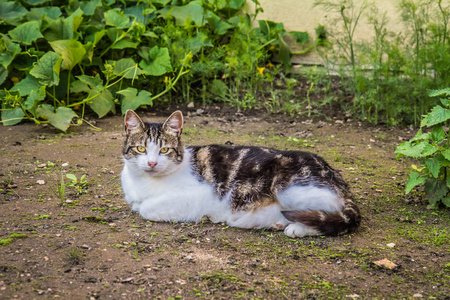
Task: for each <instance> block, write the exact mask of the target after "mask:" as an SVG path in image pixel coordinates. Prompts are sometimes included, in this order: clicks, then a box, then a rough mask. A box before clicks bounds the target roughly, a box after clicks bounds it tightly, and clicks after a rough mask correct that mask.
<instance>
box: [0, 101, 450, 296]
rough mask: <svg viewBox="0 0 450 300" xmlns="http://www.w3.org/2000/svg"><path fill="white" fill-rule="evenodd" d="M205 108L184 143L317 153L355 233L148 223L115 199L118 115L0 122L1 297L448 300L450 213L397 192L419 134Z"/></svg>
mask: <svg viewBox="0 0 450 300" xmlns="http://www.w3.org/2000/svg"><path fill="white" fill-rule="evenodd" d="M204 110H205V111H204V112H203V113H202V112H201V111H200V113H201V114H200V115H198V114H196V113H195V109H194V110H193V113H190V117H188V118H186V124H185V128H186V129H185V133H184V134H185V138H184V140H185V142H186V144H209V143H228V144H230V143H234V144H250V145H262V146H268V147H275V148H279V149H301V150H307V151H313V152H316V153H318V154H319V155H321V156H323V157H324V158H325V159H327V160H328V161H329V162H330V163H331V164H332V165H333V166H335V167H336V168H337V169H340V170H341V171H342V173H343V175H344V177H345V178H346V179H347V180H348V181H349V182H350V183H351V185H352V187H353V191H354V193H355V195H356V198H357V199H358V202H359V205H360V207H361V210H362V214H363V223H362V226H361V228H360V230H359V231H358V232H357V233H355V234H353V235H350V236H341V237H307V238H302V239H291V238H288V237H286V236H285V235H284V234H283V233H282V232H278V231H270V230H244V229H238V228H229V227H227V226H226V225H224V224H213V223H211V222H209V221H208V220H207V219H206V218H205V220H204V221H203V222H201V223H199V224H186V223H155V222H149V221H147V220H144V219H142V218H141V217H140V215H139V214H137V213H133V212H131V211H130V208H129V207H128V206H127V205H126V203H125V202H124V200H123V194H122V190H121V185H120V172H121V169H122V165H123V163H122V158H121V147H122V139H123V127H122V126H123V125H122V118H121V117H120V116H113V117H108V118H105V119H101V120H99V121H97V124H96V125H97V126H98V127H100V128H101V129H102V131H100V132H95V131H92V130H91V127H89V126H81V127H75V128H73V129H71V131H70V132H68V133H65V134H63V133H60V132H58V131H56V130H55V129H53V128H51V127H42V126H37V125H34V124H22V125H18V126H14V127H0V152H1V156H0V216H1V219H0V243H1V244H2V245H0V298H1V299H10V298H19V299H50V298H56V297H59V298H62V299H140V298H143V299H193V298H198V299H231V298H244V299H327V298H328V299H339V298H360V299H366V298H377V299H383V298H384V299H386V298H399V299H411V298H414V297H416V298H421V297H423V298H429V299H450V248H449V243H450V233H449V228H450V213H449V210H448V209H447V210H445V209H441V210H430V209H427V205H426V203H425V200H424V199H423V194H422V193H421V192H420V191H415V192H414V193H412V194H411V195H407V196H405V195H404V192H403V189H404V182H405V181H406V178H407V174H408V172H409V170H408V169H409V165H410V164H411V163H412V162H407V161H401V160H395V158H394V148H395V147H396V146H397V144H398V143H399V142H400V140H401V139H408V138H410V137H411V136H412V135H413V134H414V131H413V130H407V129H386V128H384V127H371V126H366V125H364V124H359V123H357V122H353V121H349V122H347V120H332V121H326V122H324V121H321V120H303V121H302V120H297V119H293V118H291V117H288V116H285V115H271V116H268V115H266V114H263V113H259V112H256V113H255V112H252V113H249V112H244V113H240V112H235V111H233V110H226V109H222V110H220V109H218V108H215V107H211V108H205V109H204ZM169 113H170V111H161V112H157V113H156V114H155V113H150V112H141V114H143V115H144V116H146V117H148V118H153V119H154V120H155V119H156V120H163V119H164V117H166V116H168V115H169ZM61 173H62V174H74V175H76V176H77V178H80V177H81V176H82V175H83V174H86V180H87V182H88V184H87V189H81V194H79V193H78V192H77V190H76V188H75V187H67V188H66V191H65V195H64V197H61V198H62V199H60V198H59V197H57V196H55V194H53V192H52V189H53V190H56V185H57V184H58V183H61ZM68 182H69V183H70V182H71V181H70V180H69V179H67V178H65V183H68ZM382 259H387V260H389V261H390V262H393V263H394V264H395V265H396V266H392V269H390V268H388V267H386V266H383V265H381V266H378V265H377V264H375V262H377V261H379V260H382Z"/></svg>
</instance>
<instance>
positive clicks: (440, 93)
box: [428, 87, 450, 97]
mask: <svg viewBox="0 0 450 300" xmlns="http://www.w3.org/2000/svg"><path fill="white" fill-rule="evenodd" d="M428 96H430V97H449V96H450V87H448V88H445V89H440V90H429V91H428Z"/></svg>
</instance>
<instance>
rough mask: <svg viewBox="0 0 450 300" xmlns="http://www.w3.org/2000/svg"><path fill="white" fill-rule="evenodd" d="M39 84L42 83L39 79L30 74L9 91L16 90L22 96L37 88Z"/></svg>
mask: <svg viewBox="0 0 450 300" xmlns="http://www.w3.org/2000/svg"><path fill="white" fill-rule="evenodd" d="M41 86H42V84H40V83H39V79H37V78H36V77H34V76H32V75H28V76H27V77H25V78H24V79H22V80H21V81H19V83H17V84H16V85H15V86H13V87H12V88H11V90H10V91H18V92H19V95H20V96H22V97H23V96H27V95H29V94H30V93H31V92H32V91H36V90H38V89H39V87H41Z"/></svg>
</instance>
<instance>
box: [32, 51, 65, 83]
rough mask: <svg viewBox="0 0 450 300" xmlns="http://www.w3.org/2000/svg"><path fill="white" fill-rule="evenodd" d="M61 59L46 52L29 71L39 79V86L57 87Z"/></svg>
mask: <svg viewBox="0 0 450 300" xmlns="http://www.w3.org/2000/svg"><path fill="white" fill-rule="evenodd" d="M61 63H62V57H61V56H59V55H58V54H56V53H55V52H51V51H50V52H47V53H45V54H44V56H42V57H41V59H40V60H39V61H38V63H37V64H36V65H35V66H34V67H33V69H31V71H30V74H31V75H33V76H34V77H36V78H38V79H39V82H40V83H41V84H46V85H48V86H54V85H58V83H59V72H60V70H61Z"/></svg>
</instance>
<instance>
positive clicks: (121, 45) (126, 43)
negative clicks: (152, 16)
mask: <svg viewBox="0 0 450 300" xmlns="http://www.w3.org/2000/svg"><path fill="white" fill-rule="evenodd" d="M138 45H139V43H137V42H132V41H131V40H130V39H123V40H120V41H117V42H115V43H114V44H113V45H112V46H111V49H125V48H136V47H137V46H138Z"/></svg>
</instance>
